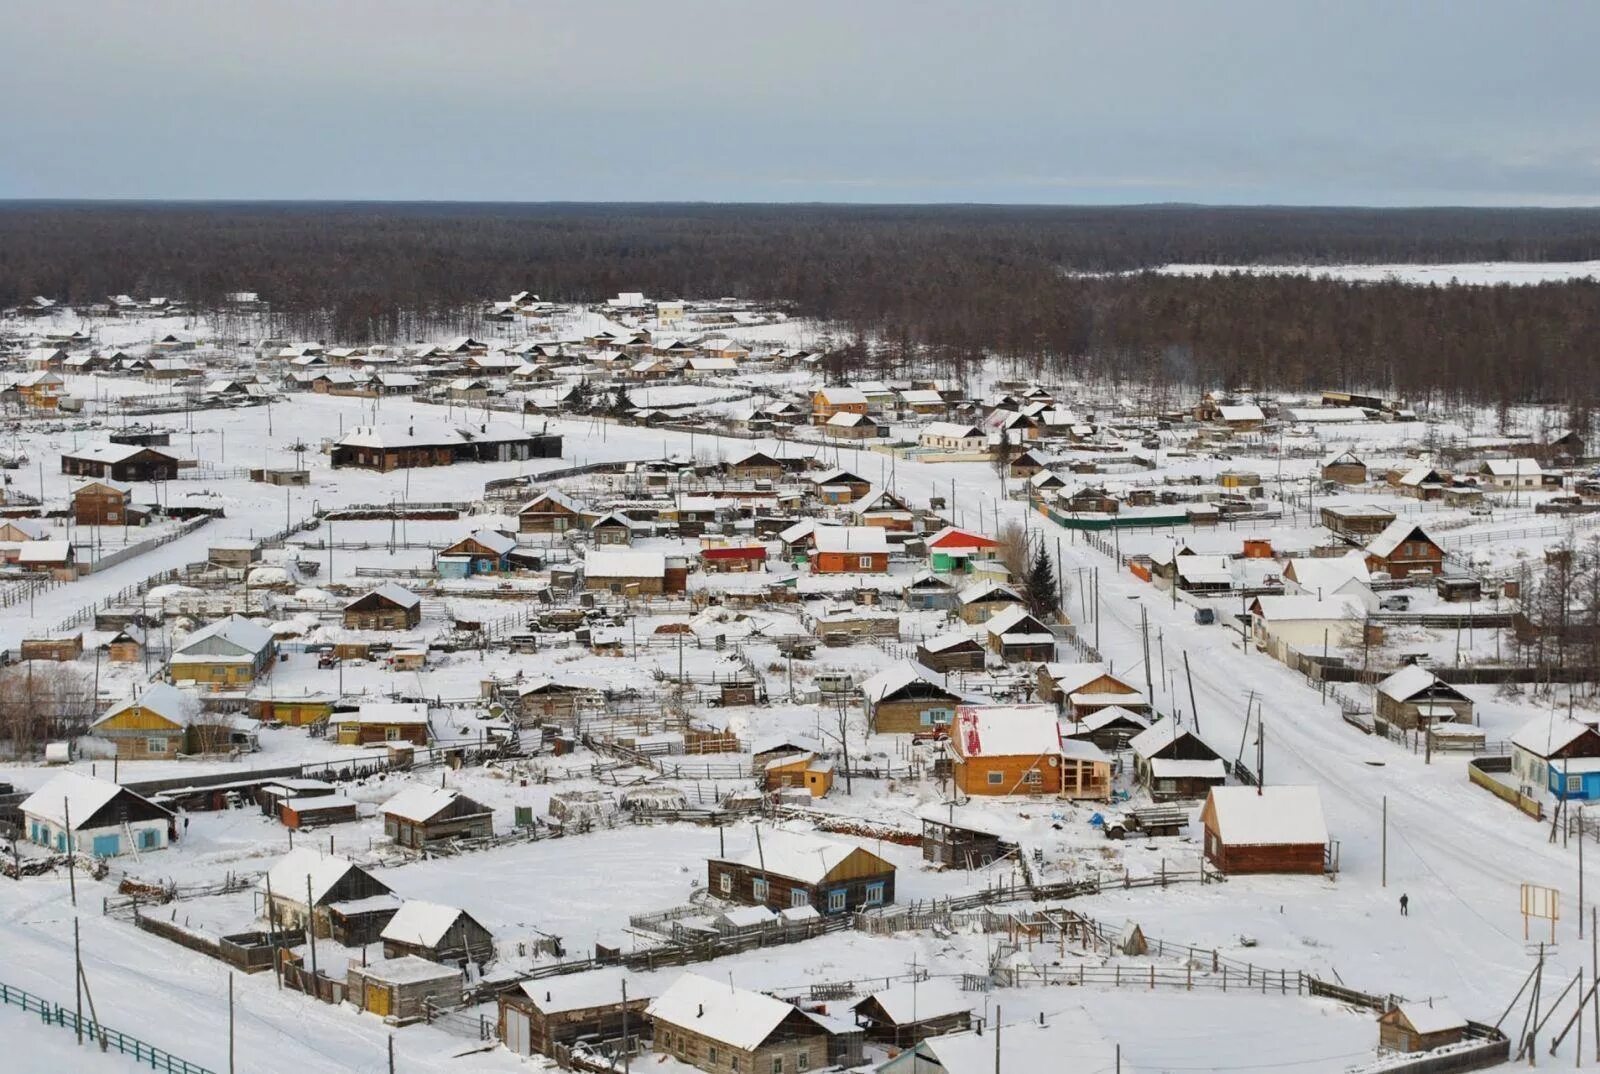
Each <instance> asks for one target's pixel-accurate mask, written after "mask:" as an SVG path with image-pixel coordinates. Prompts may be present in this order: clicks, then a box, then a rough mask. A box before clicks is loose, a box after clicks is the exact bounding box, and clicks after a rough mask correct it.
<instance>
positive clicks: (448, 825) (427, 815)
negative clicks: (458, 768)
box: [378, 784, 494, 849]
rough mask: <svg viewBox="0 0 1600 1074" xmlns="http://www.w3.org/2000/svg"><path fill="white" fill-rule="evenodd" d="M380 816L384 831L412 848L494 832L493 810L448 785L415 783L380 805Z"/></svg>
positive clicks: (483, 835)
mask: <svg viewBox="0 0 1600 1074" xmlns="http://www.w3.org/2000/svg"><path fill="white" fill-rule="evenodd" d="M378 815H379V816H381V817H382V818H383V834H384V835H387V836H388V837H389V838H390V839H392V840H394V842H395V845H396V846H402V847H410V848H412V849H420V848H422V847H425V846H427V845H428V844H429V843H433V842H448V841H450V840H455V839H487V838H489V837H490V836H492V835H494V810H492V809H490V808H489V807H488V806H486V805H482V804H480V803H478V802H476V801H474V800H473V799H471V798H468V797H467V796H466V795H464V794H462V793H461V792H459V791H454V790H450V789H449V788H446V787H425V786H422V785H421V784H414V785H412V786H410V787H407V788H406V789H405V790H403V791H401V792H400V793H399V794H397V795H395V796H394V797H393V798H391V799H389V800H388V801H387V802H384V803H383V805H381V806H379V807H378Z"/></svg>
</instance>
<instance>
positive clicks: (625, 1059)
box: [622, 978, 633, 1074]
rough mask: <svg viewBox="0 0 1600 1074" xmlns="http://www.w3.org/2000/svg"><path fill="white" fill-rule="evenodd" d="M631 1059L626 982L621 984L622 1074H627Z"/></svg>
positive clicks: (625, 980) (631, 1049) (624, 980)
mask: <svg viewBox="0 0 1600 1074" xmlns="http://www.w3.org/2000/svg"><path fill="white" fill-rule="evenodd" d="M632 1058H633V1048H632V1047H631V1046H629V1044H628V982H627V979H626V978H624V979H623V982H622V1074H628V1064H629V1060H631V1059H632Z"/></svg>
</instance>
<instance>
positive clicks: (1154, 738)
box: [1128, 719, 1216, 758]
mask: <svg viewBox="0 0 1600 1074" xmlns="http://www.w3.org/2000/svg"><path fill="white" fill-rule="evenodd" d="M1184 737H1188V738H1192V739H1194V740H1195V741H1196V742H1199V743H1200V744H1201V745H1202V746H1205V745H1206V744H1205V741H1204V740H1203V739H1201V738H1200V737H1199V736H1198V735H1195V734H1194V733H1193V732H1192V731H1189V730H1187V729H1186V728H1182V727H1179V726H1178V723H1177V721H1176V720H1171V719H1163V720H1157V721H1156V722H1155V723H1153V724H1151V725H1150V726H1149V727H1148V728H1146V729H1145V730H1143V731H1140V732H1139V733H1138V734H1137V735H1134V736H1133V737H1132V738H1130V739H1129V740H1128V748H1129V749H1131V750H1132V751H1133V752H1134V753H1136V754H1137V755H1139V756H1140V757H1146V758H1148V757H1154V756H1155V755H1156V754H1158V753H1160V752H1161V751H1162V750H1164V749H1166V748H1167V747H1168V746H1171V745H1172V744H1173V743H1174V742H1176V741H1178V740H1179V739H1180V738H1184ZM1206 749H1208V750H1211V747H1210V746H1206ZM1211 752H1212V755H1213V756H1215V755H1216V751H1215V750H1211Z"/></svg>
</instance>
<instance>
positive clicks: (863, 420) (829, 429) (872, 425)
mask: <svg viewBox="0 0 1600 1074" xmlns="http://www.w3.org/2000/svg"><path fill="white" fill-rule="evenodd" d="M883 434H884V426H882V425H879V424H878V423H877V422H876V421H874V420H873V419H871V418H869V417H867V415H865V414H845V413H839V414H835V415H833V417H831V418H829V419H828V420H827V421H825V422H823V423H822V435H823V436H825V437H828V438H829V439H831V440H872V439H875V438H877V437H880V436H882V435H883Z"/></svg>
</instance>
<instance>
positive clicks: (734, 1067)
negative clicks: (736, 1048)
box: [728, 1052, 739, 1074]
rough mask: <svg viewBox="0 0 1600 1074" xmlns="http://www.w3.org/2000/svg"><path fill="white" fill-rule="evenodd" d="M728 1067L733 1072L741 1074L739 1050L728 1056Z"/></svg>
mask: <svg viewBox="0 0 1600 1074" xmlns="http://www.w3.org/2000/svg"><path fill="white" fill-rule="evenodd" d="M728 1069H729V1070H731V1071H733V1074H739V1054H738V1053H737V1052H735V1053H734V1054H732V1055H730V1056H728Z"/></svg>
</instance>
